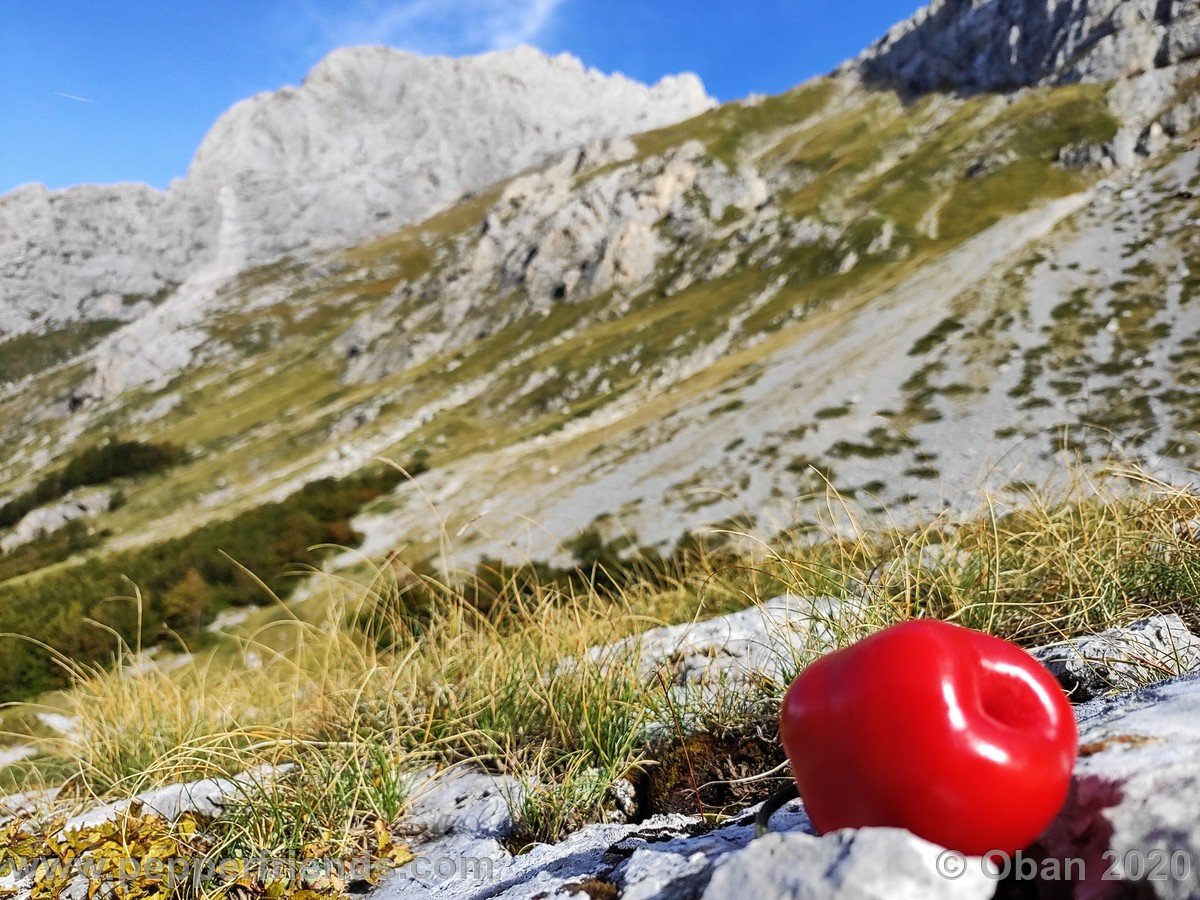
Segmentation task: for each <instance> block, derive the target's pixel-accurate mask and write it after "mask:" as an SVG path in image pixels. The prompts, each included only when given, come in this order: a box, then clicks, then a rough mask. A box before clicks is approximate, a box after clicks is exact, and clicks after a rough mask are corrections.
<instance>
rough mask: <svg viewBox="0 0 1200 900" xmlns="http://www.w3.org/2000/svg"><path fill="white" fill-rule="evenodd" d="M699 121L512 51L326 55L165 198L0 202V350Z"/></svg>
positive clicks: (686, 93)
mask: <svg viewBox="0 0 1200 900" xmlns="http://www.w3.org/2000/svg"><path fill="white" fill-rule="evenodd" d="M711 105H712V101H711V100H710V99H709V98H708V96H707V95H706V94H705V92H704V90H703V88H702V86H701V85H700V83H699V81H698V80H697V79H696V78H695V77H694V76H690V75H689V76H678V77H672V78H667V79H664V80H663V81H662V82H660V83H659V84H658V85H656V86H654V87H652V88H651V87H646V86H643V85H640V84H637V83H635V82H632V81H630V80H628V79H625V78H624V77H621V76H612V77H607V76H604V75H601V74H600V73H598V72H596V71H594V70H586V69H585V68H584V67H583V66H582V65H581V64H580V63H579V61H578V60H576V59H574V58H572V57H569V56H565V55H564V56H559V57H555V58H551V57H547V56H545V55H543V54H542V53H540V52H538V51H536V50H533V49H531V48H528V47H522V48H519V49H517V50H513V51H508V52H501V53H491V54H486V55H483V56H479V57H473V58H466V59H448V58H444V57H437V58H425V57H421V56H416V55H413V54H408V53H403V52H400V51H397V50H392V49H389V48H385V47H358V48H349V49H342V50H337V51H335V52H333V53H331V54H330V55H329V56H328V57H326V58H325V59H324V60H323V61H322V62H321V63H319V64H318V65H317V66H316V67H315V68H314V69H313V70H312V71H311V72H310V73H309V75H308V76H307V77H306V78H305V79H304V81H303V83H302V84H301V85H300V86H299V87H294V88H293V87H287V88H283V89H282V90H280V91H277V92H275V93H269V94H260V95H258V96H256V97H253V98H251V99H249V100H246V101H244V102H242V103H239V104H237V105H236V106H234V107H233V108H232V109H230V110H229V111H228V112H227V113H226V114H225V115H223V116H222V117H221V118H220V120H219V121H218V122H217V123H216V125H215V126H214V127H213V128H212V130H211V131H210V132H209V134H208V135H207V136H206V137H205V139H204V141H203V143H202V144H201V145H200V148H199V150H198V151H197V153H196V155H195V158H194V159H193V161H192V164H191V166H190V168H189V170H188V173H187V175H186V177H184V178H182V179H180V180H178V181H176V182H174V183H173V184H172V185H171V186H170V188H169V190H167V191H165V192H160V191H156V190H154V189H152V188H149V187H146V186H144V185H113V186H103V187H102V186H95V185H86V186H82V187H78V188H70V189H67V190H65V191H57V192H51V191H47V190H46V189H45V188H43V187H41V186H39V185H29V186H26V187H23V188H19V189H17V190H15V191H13V192H11V193H9V194H7V195H6V196H5V197H3V198H0V297H2V298H3V301H4V302H3V305H2V306H3V308H2V309H0V336H5V337H12V336H14V335H20V334H24V333H26V332H30V331H41V332H44V331H47V330H50V329H56V328H63V327H65V326H67V325H70V324H71V323H74V322H77V321H80V320H117V321H126V320H129V319H134V318H138V317H140V316H142V315H146V314H148V309H149V307H150V306H151V305H152V303H153V302H156V301H157V302H161V301H163V300H164V299H166V298H167V296H168V295H169V294H170V293H171V292H172V291H173V290H175V289H176V288H178V286H180V285H181V284H185V283H187V281H188V279H189V278H191V277H194V276H196V275H197V274H198V273H209V272H217V273H219V274H220V275H221V276H222V277H228V276H230V275H233V274H236V273H237V272H238V271H240V270H242V269H244V268H246V267H249V266H252V265H256V264H261V263H265V262H270V261H272V260H274V259H277V258H279V257H281V256H284V255H286V254H290V253H297V252H300V251H302V250H304V249H305V248H308V247H310V246H338V245H346V244H350V243H353V242H355V241H358V240H361V239H362V238H364V237H368V236H370V235H373V234H379V233H382V232H386V231H389V230H393V229H395V228H396V227H398V226H400V225H403V224H405V223H407V222H411V221H414V220H417V219H421V218H425V217H427V216H428V215H430V214H431V213H433V212H435V211H436V210H438V209H440V208H442V207H444V206H446V205H447V204H450V203H452V202H454V201H457V200H458V199H460V198H461V197H462V196H463V195H464V194H465V193H468V192H470V191H474V190H478V189H480V188H482V187H485V186H487V185H489V184H491V183H493V182H495V181H497V180H499V179H501V178H504V177H507V176H510V175H512V174H514V173H516V172H519V171H521V170H522V169H524V168H527V167H529V166H531V165H534V164H536V163H539V162H541V161H542V160H544V159H545V158H546V157H547V156H548V155H551V154H553V153H556V152H561V151H562V150H564V149H566V148H567V147H571V146H574V145H576V144H580V143H582V142H584V141H587V140H591V139H595V138H603V137H611V136H614V135H620V134H627V133H631V132H636V131H643V130H648V129H651V128H654V127H658V126H661V125H665V124H669V123H671V122H674V121H678V120H679V119H683V118H687V117H689V116H692V115H695V114H696V113H698V112H702V111H703V110H705V109H707V108H708V107H709V106H711ZM193 302H194V301H193Z"/></svg>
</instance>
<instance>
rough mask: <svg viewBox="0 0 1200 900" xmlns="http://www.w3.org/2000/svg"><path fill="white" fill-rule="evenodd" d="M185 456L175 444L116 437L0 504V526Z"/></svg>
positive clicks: (181, 459) (162, 467)
mask: <svg viewBox="0 0 1200 900" xmlns="http://www.w3.org/2000/svg"><path fill="white" fill-rule="evenodd" d="M185 458H186V454H185V452H184V450H183V448H182V447H178V446H176V445H175V444H166V443H164V444H147V443H142V442H141V441H121V440H117V439H116V438H113V439H112V440H109V441H107V442H105V443H103V444H99V445H98V446H95V447H90V448H88V449H87V450H84V451H83V452H82V453H80V454H78V455H77V456H75V457H74V458H72V459H71V460H70V461H69V462H68V463H67V464H66V465H65V466H64V467H63V468H61V469H59V470H58V471H56V472H51V473H50V474H49V475H47V476H46V477H45V478H43V479H42V480H41V481H39V482H38V483H37V484H36V485H34V487H32V488H30V489H29V490H28V491H26V492H25V493H23V494H19V495H18V496H16V497H14V498H13V499H11V500H9V501H8V502H7V503H5V504H4V506H0V528H11V527H12V526H13V525H16V524H17V523H18V522H19V521H21V519H22V518H24V517H25V515H26V514H27V513H29V512H30V511H31V510H34V509H37V508H38V507H39V506H45V505H46V504H47V503H53V502H54V501H55V500H59V499H61V498H63V497H65V496H66V495H67V494H69V493H70V492H71V491H73V490H75V488H80V487H89V486H92V485H98V484H107V483H108V482H110V481H115V480H116V479H118V478H131V477H134V476H136V475H150V474H152V473H154V472H161V471H162V470H163V469H168V468H170V467H171V466H174V465H178V464H179V463H181V462H183V460H184V459H185Z"/></svg>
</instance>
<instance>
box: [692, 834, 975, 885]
mask: <svg viewBox="0 0 1200 900" xmlns="http://www.w3.org/2000/svg"><path fill="white" fill-rule="evenodd" d="M942 853H943V848H941V847H939V846H937V845H936V844H931V843H929V842H928V841H923V840H921V839H920V838H918V837H915V836H914V835H912V834H911V833H910V832H908V831H905V830H903V829H900V828H861V829H857V830H853V829H847V830H845V831H835V832H833V833H831V834H827V835H825V836H823V837H820V838H815V837H812V836H810V835H807V834H768V835H764V836H763V837H762V838H760V839H758V840H757V841H755V842H754V843H753V844H751V845H750V846H749V847H747V848H746V849H745V850H741V851H739V852H737V853H733V854H731V855H730V856H729V857H728V858H726V859H725V860H724V861H723V862H722V863H721V864H720V865H719V867H718V868H717V870H716V873H715V874H714V875H713V877H712V881H710V882H709V884H708V888H707V890H705V892H704V894H703V900H725V898H728V897H772V898H775V900H941V898H945V900H973V898H979V900H986V898H988V897H991V896H992V895H993V894H994V893H995V891H996V881H995V879H994V878H992V877H991V876H989V875H988V874H987V873H986V872H985V870H984V868H983V866H982V865H981V861H980V860H978V859H969V860H966V861H965V868H964V871H963V873H962V875H961V876H960V877H958V878H947V877H946V876H945V875H944V874H942V873H941V872H939V871H938V868H937V860H938V857H939V855H940V854H942Z"/></svg>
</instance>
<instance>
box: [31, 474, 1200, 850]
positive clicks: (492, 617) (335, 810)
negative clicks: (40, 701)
mask: <svg viewBox="0 0 1200 900" xmlns="http://www.w3.org/2000/svg"><path fill="white" fill-rule="evenodd" d="M830 499H831V501H833V502H832V503H831V509H834V508H839V507H841V508H843V509H845V510H849V509H852V508H853V503H852V501H849V500H846V499H845V498H836V497H831V498H830ZM1027 500H1028V504H1027V505H1026V506H1025V507H1024V508H1023V509H1021V510H1019V511H1011V512H1009V511H1002V510H1001V509H999V508H998V507H997V506H996V505H995V504H994V502H992V500H991V499H990V498H985V500H984V501H983V502H982V503H981V508H980V512H979V514H978V516H977V517H976V518H973V519H970V520H969V521H967V522H966V523H964V524H962V525H960V526H958V527H951V526H947V525H945V524H930V525H928V526H926V527H922V528H916V529H888V528H883V527H878V526H874V525H872V524H871V523H870V522H868V521H866V520H862V521H859V522H858V523H857V526H858V527H857V529H856V531H857V536H855V537H847V538H844V539H836V540H834V539H829V538H825V537H823V538H819V539H817V540H813V539H812V538H811V536H810V537H808V538H805V537H803V536H800V535H796V536H794V537H792V538H789V539H787V540H784V541H782V542H781V543H779V544H778V545H777V546H776V547H773V548H771V550H770V552H765V551H764V552H759V553H754V554H751V555H747V554H745V553H744V552H741V551H737V550H735V549H734V548H733V547H731V546H722V545H721V543H720V541H717V542H716V543H713V542H712V541H707V542H706V541H690V542H688V543H687V544H686V545H684V546H681V547H680V548H678V549H677V551H676V552H675V553H674V554H673V555H672V556H671V557H670V558H669V559H662V558H651V559H643V560H642V561H641V562H627V563H624V564H616V565H611V564H610V565H607V566H606V565H605V564H604V563H602V562H601V561H600V560H601V559H603V558H604V555H603V552H602V551H603V548H599V547H598V546H597V545H596V544H595V543H594V542H593V543H591V544H590V545H586V546H585V545H580V546H579V547H578V548H577V551H578V555H579V559H580V563H581V567H580V568H578V569H576V570H575V571H574V573H573V574H568V573H557V574H556V573H553V572H550V571H546V570H544V571H543V572H541V573H534V572H532V571H531V570H529V569H521V570H512V569H507V570H504V569H497V570H494V571H492V572H491V573H486V574H484V573H476V575H475V578H476V579H479V578H480V577H481V576H482V581H479V580H472V581H471V582H469V583H473V584H474V585H475V588H473V589H471V590H468V591H463V590H461V589H456V588H454V587H452V586H449V585H447V583H446V582H445V581H444V580H441V579H434V578H431V577H430V576H422V575H420V574H418V573H416V572H414V571H413V570H411V569H409V568H407V567H404V566H400V565H398V564H393V565H388V566H384V567H381V568H379V569H376V570H374V571H373V572H371V573H370V574H369V575H366V576H365V577H364V579H362V580H361V581H358V582H350V581H342V580H336V579H332V580H330V581H329V582H328V584H327V589H326V591H325V592H323V599H318V598H316V597H314V598H313V599H311V600H308V601H306V602H305V603H301V604H298V605H291V606H290V607H286V608H285V607H281V608H280V613H281V614H280V615H278V616H275V617H273V622H272V624H271V625H269V626H268V627H265V628H263V630H261V631H257V632H255V631H250V632H247V633H245V634H244V635H242V637H240V638H239V639H237V640H236V641H235V643H234V644H232V645H231V646H227V647H223V648H216V649H215V650H214V651H212V652H210V653H206V654H203V655H201V656H199V657H197V658H195V659H193V660H192V661H190V662H187V663H186V664H185V665H183V666H182V667H180V668H177V669H175V670H174V671H173V672H171V673H169V674H168V673H166V672H164V671H162V670H160V669H157V668H153V667H151V668H144V667H140V668H132V667H129V666H127V665H125V663H127V662H132V661H131V660H128V659H126V660H122V661H121V665H120V667H119V669H118V670H115V671H114V670H112V669H109V668H106V667H100V666H78V667H74V669H73V685H72V686H71V688H70V689H69V690H67V691H66V692H65V693H64V694H63V695H62V696H61V699H60V700H58V701H56V703H57V706H58V708H59V709H61V710H62V711H64V712H67V713H69V714H70V715H71V716H73V717H74V718H75V721H76V722H77V724H78V733H77V734H73V735H71V736H57V737H53V738H45V737H40V738H38V737H35V738H34V739H35V740H36V741H37V745H38V747H39V749H40V750H41V753H42V755H41V756H40V757H38V758H35V759H34V760H31V761H29V762H27V763H24V764H22V766H21V767H19V768H17V769H14V770H10V771H9V773H8V777H9V778H10V779H16V783H18V784H20V785H21V786H24V787H30V786H36V785H38V784H42V783H46V782H49V783H58V782H59V781H60V780H62V779H65V781H66V785H67V787H66V789H65V794H64V795H63V798H64V800H65V801H68V802H70V801H74V802H80V803H82V802H87V801H92V800H94V799H95V798H99V797H108V796H128V795H129V794H131V793H133V792H135V791H138V790H141V789H145V788H147V787H149V786H152V785H156V784H166V783H171V782H175V781H179V780H185V779H190V778H197V777H202V776H206V775H212V774H224V773H235V772H238V771H243V770H246V769H249V768H251V767H253V766H256V765H260V764H264V763H266V764H279V763H281V762H289V763H293V764H295V766H296V768H295V770H294V771H292V772H291V774H289V775H288V776H286V777H285V778H283V779H282V780H280V781H277V782H273V783H272V784H271V785H270V786H266V787H261V788H256V789H252V790H248V792H247V793H246V795H245V796H244V797H243V798H242V799H241V800H239V802H238V803H236V804H234V805H233V806H232V807H231V808H230V809H228V810H227V811H226V812H225V813H223V814H222V815H221V816H220V817H219V818H218V819H217V820H216V821H215V822H213V823H205V824H204V826H203V833H204V834H206V835H208V837H207V838H206V839H205V841H206V842H205V843H204V845H203V846H199V845H197V847H196V849H195V850H194V851H193V852H210V851H213V849H214V847H215V848H216V849H217V850H219V851H222V852H224V851H229V852H233V853H235V854H236V853H242V854H247V855H256V854H258V853H268V854H273V855H281V854H282V855H291V854H299V855H301V856H303V857H310V856H311V857H317V856H324V855H328V854H332V855H341V854H349V855H355V854H358V853H361V852H364V851H365V852H370V853H376V854H379V855H382V856H388V855H389V854H392V853H393V850H396V849H397V848H399V850H402V849H403V848H402V838H401V837H400V836H393V835H391V834H390V833H389V831H388V828H389V827H390V825H391V824H393V823H395V822H396V820H397V818H398V816H399V815H400V813H401V812H402V811H403V809H404V805H405V791H406V784H407V781H406V777H407V776H408V774H410V773H413V772H415V771H418V770H420V769H422V768H423V767H425V766H427V765H429V764H430V763H436V764H439V765H445V764H451V763H455V762H463V761H472V762H474V763H476V764H480V765H483V766H484V767H486V768H488V769H490V770H492V771H496V772H502V773H506V774H510V775H514V776H517V777H521V778H531V779H534V783H535V784H538V785H540V787H538V788H537V789H535V790H533V791H532V793H530V794H529V795H528V797H526V798H525V799H524V800H523V801H522V803H521V805H520V815H521V823H522V829H521V831H520V832H519V834H518V835H517V836H516V837H515V838H514V842H515V843H516V844H517V845H519V844H521V843H523V842H526V841H531V840H548V839H554V838H556V837H558V836H561V835H562V834H563V833H564V831H565V830H567V829H570V828H573V827H576V826H578V825H580V824H582V823H585V822H589V821H596V820H597V819H599V818H601V817H603V816H604V815H605V810H606V809H608V808H609V806H610V804H611V802H612V795H611V793H610V791H611V787H612V785H613V784H614V783H615V782H616V781H618V780H621V779H625V778H629V779H632V781H633V783H634V784H635V785H636V793H637V807H638V809H639V810H640V811H641V813H642V814H646V813H648V812H652V811H660V812H661V811H680V812H685V813H688V814H695V813H697V812H699V813H700V814H702V815H708V816H713V817H717V816H719V814H720V813H721V811H722V810H723V809H726V808H733V807H734V806H737V805H738V804H743V805H744V804H745V803H748V802H753V801H754V800H755V799H761V797H762V796H764V795H765V794H766V793H770V791H771V790H773V784H772V782H770V781H769V780H768V781H763V782H758V783H752V784H750V785H749V786H747V787H746V788H744V789H738V790H735V791H733V793H729V792H728V791H727V790H726V789H724V788H721V787H720V785H719V784H717V785H715V786H714V785H712V784H709V785H706V786H704V787H701V786H700V785H699V782H697V781H696V773H697V772H700V773H702V774H703V779H702V780H704V781H708V780H710V779H711V780H718V781H719V780H720V779H726V778H729V777H731V775H732V774H733V773H735V772H738V773H741V772H743V769H742V768H738V767H744V766H747V765H749V766H750V767H751V770H752V771H755V772H762V771H766V770H767V769H768V768H770V767H771V766H773V765H775V764H776V763H778V762H779V761H780V756H779V754H780V751H779V749H778V746H777V744H776V743H775V742H773V741H772V740H771V739H770V735H771V734H773V728H774V725H773V720H774V716H775V714H776V710H777V708H778V700H779V698H780V696H781V694H782V691H783V689H784V688H785V687H786V681H787V679H788V678H790V675H788V674H786V673H785V677H784V679H782V680H781V681H780V682H778V683H776V682H774V681H769V682H768V681H759V682H755V683H751V684H746V685H741V686H737V685H733V684H730V685H726V686H725V688H723V689H721V690H720V691H719V692H718V695H717V697H716V699H714V696H713V695H712V694H711V692H703V691H699V690H697V691H696V693H695V694H694V695H693V694H685V695H682V697H681V695H679V694H678V693H670V694H668V693H667V691H666V684H667V682H665V681H663V680H661V679H660V678H657V677H649V678H646V677H644V676H643V675H639V674H638V666H637V663H638V660H637V658H636V657H635V656H633V655H628V654H627V655H623V656H622V655H618V656H616V657H615V658H610V659H609V660H608V662H607V663H606V664H601V662H599V661H598V660H597V659H594V658H590V657H584V656H582V654H584V651H585V650H586V649H587V648H588V647H592V646H596V645H602V644H608V643H611V642H613V641H615V640H617V639H618V638H620V637H622V636H625V635H628V634H631V633H635V632H638V631H641V630H642V629H644V628H645V627H646V626H647V625H649V624H651V623H659V622H687V621H691V620H693V619H696V618H703V617H707V616H711V615H715V614H720V613H722V612H726V611H730V610H734V609H739V608H742V607H745V606H747V605H750V604H754V603H757V602H760V601H762V600H764V599H766V598H768V597H771V596H774V595H777V594H779V593H781V592H785V591H790V592H794V593H797V594H800V595H804V596H822V595H824V596H832V597H836V598H840V599H841V600H842V601H843V602H844V603H846V604H848V605H847V606H846V607H845V608H846V609H847V610H852V611H853V613H852V614H851V615H849V616H848V617H842V618H839V619H838V622H839V624H838V630H837V632H836V635H835V637H834V642H835V643H837V642H841V641H847V640H851V639H853V638H855V637H858V636H861V635H862V634H865V633H868V632H870V631H871V630H873V629H875V628H878V627H880V626H882V625H885V624H888V623H890V622H894V621H899V620H903V619H908V618H912V617H917V616H934V617H938V618H944V619H948V620H951V621H956V622H959V623H962V624H965V625H970V626H973V627H976V628H982V629H985V630H988V631H991V632H993V633H997V634H1001V635H1004V636H1007V637H1010V638H1013V639H1016V640H1018V641H1021V642H1023V643H1027V644H1034V643H1042V642H1045V641H1047V640H1052V639H1056V638H1060V637H1063V636H1067V635H1071V634H1075V633H1078V632H1086V631H1091V630H1094V629H1097V628H1101V627H1104V626H1108V625H1111V624H1113V623H1115V622H1122V621H1127V620H1130V619H1132V618H1136V617H1139V616H1143V615H1146V614H1148V613H1150V612H1152V611H1175V612H1179V613H1181V614H1182V615H1184V616H1185V617H1186V618H1187V619H1188V620H1190V621H1192V622H1196V621H1197V620H1198V618H1200V616H1198V613H1197V610H1198V609H1200V607H1198V606H1197V601H1198V600H1200V547H1198V546H1197V544H1196V542H1195V540H1194V535H1193V534H1192V533H1191V532H1189V531H1188V530H1187V529H1181V527H1180V523H1183V522H1188V521H1196V520H1197V519H1198V518H1200V501H1197V498H1196V496H1195V495H1194V494H1189V493H1180V492H1174V491H1171V490H1169V489H1167V488H1165V486H1162V485H1155V484H1150V483H1147V481H1146V480H1145V479H1144V478H1141V477H1134V478H1133V480H1125V479H1112V480H1109V481H1107V482H1105V483H1103V484H1101V483H1097V482H1092V483H1090V484H1085V483H1082V482H1081V483H1080V484H1079V485H1078V486H1077V488H1075V489H1071V490H1068V491H1067V492H1065V493H1058V494H1055V495H1030V496H1029V497H1028V498H1027ZM838 524H844V523H837V522H833V521H830V522H828V523H826V526H827V527H831V526H834V525H838ZM598 551H601V552H599V555H598ZM481 583H486V584H487V591H486V594H487V596H488V598H489V602H488V603H487V604H482V605H481V604H480V603H479V599H480V596H481V592H480V584H481ZM431 601H432V602H431ZM824 649H827V648H826V647H825V646H824V645H820V646H818V645H817V644H813V645H812V646H800V647H797V648H796V651H795V654H796V655H795V659H794V660H793V661H792V662H791V665H789V666H787V667H785V668H786V670H787V672H794V671H796V670H798V669H799V668H800V667H801V666H803V665H804V664H805V662H806V660H807V659H808V658H809V657H810V656H811V655H812V654H814V653H818V652H821V651H822V650H824ZM251 658H253V659H255V660H257V661H256V662H255V663H254V664H253V665H249V666H248V665H247V663H246V661H247V660H249V659H251ZM564 661H570V662H564ZM1146 674H1147V678H1148V679H1153V678H1157V677H1160V675H1161V673H1159V672H1147V673H1146ZM33 711H34V710H32V709H31V710H29V715H28V719H27V721H29V722H36V719H35V718H34V716H33V715H32V712H33ZM11 721H13V718H12V717H11V716H10V722H11ZM652 722H666V723H674V724H673V725H672V727H670V728H669V729H668V730H667V731H666V732H665V733H664V732H662V731H661V730H659V731H654V730H653V729H650V730H647V728H646V726H647V725H648V724H649V723H652ZM696 729H699V736H697V737H687V738H685V737H684V735H685V734H693V733H696ZM653 734H657V735H658V736H657V737H652V736H651V735H653ZM754 735H758V737H753V736H754ZM748 747H753V748H757V749H754V750H753V752H752V753H750V751H748V750H747V748H748ZM747 753H750V756H747ZM689 772H690V773H691V775H690V776H689V774H688V773H689ZM21 773H23V774H21ZM194 825H195V823H194V821H192V820H188V819H185V820H184V822H183V824H182V825H181V826H179V827H182V828H191V827H194ZM19 827H20V826H18V828H19ZM124 827H127V828H129V829H130V834H132V835H151V834H153V835H157V836H159V837H162V838H164V839H166V838H167V837H169V836H170V835H171V832H170V829H169V828H167V827H166V826H163V825H160V824H154V823H151V822H141V821H140V820H136V819H131V820H129V823H128V824H127V825H126V826H124ZM164 828H165V829H166V832H167V833H166V834H163V829H164ZM175 834H176V837H178V836H181V833H179V832H176V833H175ZM12 839H13V840H16V839H17V838H16V837H13V838H12ZM399 850H397V852H398V855H396V856H393V858H396V859H399V860H401V861H402V860H403V859H404V858H405V856H404V855H403V853H402V852H399ZM222 852H218V853H217V855H218V856H220V855H222Z"/></svg>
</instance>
